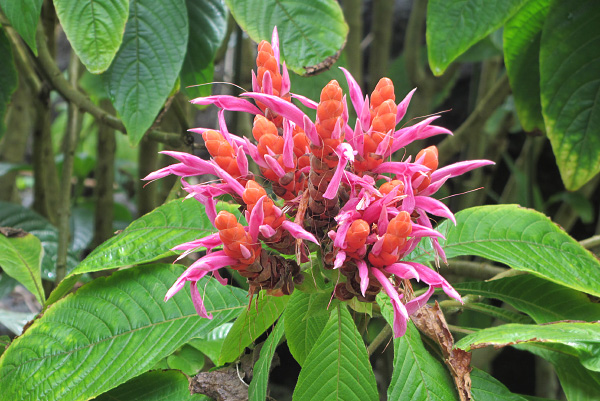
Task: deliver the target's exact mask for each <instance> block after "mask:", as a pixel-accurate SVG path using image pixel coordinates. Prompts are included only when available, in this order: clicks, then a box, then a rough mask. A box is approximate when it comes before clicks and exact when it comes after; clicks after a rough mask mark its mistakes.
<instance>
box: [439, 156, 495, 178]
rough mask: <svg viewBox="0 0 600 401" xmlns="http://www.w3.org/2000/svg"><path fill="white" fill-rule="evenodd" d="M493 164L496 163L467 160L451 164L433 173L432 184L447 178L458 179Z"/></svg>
mask: <svg viewBox="0 0 600 401" xmlns="http://www.w3.org/2000/svg"><path fill="white" fill-rule="evenodd" d="M491 164H496V163H494V162H493V161H491V160H467V161H463V162H458V163H454V164H450V165H448V166H446V167H442V168H440V169H439V170H436V171H434V172H433V173H431V182H435V181H437V180H440V179H442V178H443V177H446V176H450V178H452V177H456V176H459V175H461V174H464V173H466V172H468V171H471V170H474V169H476V168H479V167H483V166H489V165H491Z"/></svg>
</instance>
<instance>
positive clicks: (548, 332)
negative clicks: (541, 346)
mask: <svg viewBox="0 0 600 401" xmlns="http://www.w3.org/2000/svg"><path fill="white" fill-rule="evenodd" d="M528 342H543V343H558V344H565V345H568V346H569V347H570V349H571V351H570V352H569V353H570V354H571V355H573V356H577V357H579V359H580V360H581V363H582V364H583V366H585V367H586V368H588V369H591V370H594V371H600V352H598V350H600V322H594V323H588V322H581V323H580V322H556V323H546V324H544V325H533V324H504V325H502V326H496V327H490V328H487V329H483V330H479V331H477V332H475V333H473V334H469V335H467V336H466V337H463V338H462V339H461V340H460V341H458V342H457V343H456V345H455V347H456V348H460V349H464V350H465V351H470V350H472V349H475V348H482V347H487V346H490V345H493V346H494V347H503V346H506V345H513V344H518V343H528Z"/></svg>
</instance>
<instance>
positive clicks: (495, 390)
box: [471, 368, 526, 401]
mask: <svg viewBox="0 0 600 401" xmlns="http://www.w3.org/2000/svg"><path fill="white" fill-rule="evenodd" d="M471 394H472V395H473V399H474V400H476V401H526V399H525V398H523V397H521V396H520V395H517V394H513V393H511V392H510V391H509V390H508V389H507V388H506V386H505V385H504V384H502V383H500V382H499V381H498V380H496V379H495V378H494V377H492V376H491V375H489V374H487V373H486V372H484V371H483V370H479V369H477V368H474V369H473V370H472V371H471Z"/></svg>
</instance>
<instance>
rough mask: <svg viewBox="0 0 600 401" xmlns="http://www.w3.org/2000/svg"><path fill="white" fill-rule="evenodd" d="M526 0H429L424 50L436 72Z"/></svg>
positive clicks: (492, 30) (489, 31)
mask: <svg viewBox="0 0 600 401" xmlns="http://www.w3.org/2000/svg"><path fill="white" fill-rule="evenodd" d="M526 1H527V0H430V1H429V3H428V5H427V53H428V56H429V65H430V67H431V70H432V71H433V73H434V74H435V75H441V74H442V73H443V72H444V71H445V70H446V68H447V67H448V65H450V63H451V62H453V61H454V60H455V59H456V58H457V57H458V56H460V55H461V54H463V53H464V52H465V51H466V50H467V49H469V48H470V47H471V46H473V45H474V44H475V43H477V42H479V41H480V40H481V39H483V38H485V37H486V36H487V35H489V34H490V33H492V32H494V31H495V30H496V29H498V28H500V27H501V26H502V25H504V23H505V22H506V21H507V20H508V19H509V18H510V17H512V16H513V15H514V14H515V13H516V12H517V11H518V10H519V8H520V7H521V6H522V5H523V4H524V3H525V2H526Z"/></svg>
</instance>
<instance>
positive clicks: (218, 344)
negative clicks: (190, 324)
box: [188, 323, 233, 366]
mask: <svg viewBox="0 0 600 401" xmlns="http://www.w3.org/2000/svg"><path fill="white" fill-rule="evenodd" d="M232 326H233V323H223V324H222V325H220V326H219V327H217V328H215V329H214V330H213V331H211V332H210V333H208V334H206V335H204V336H202V337H199V338H193V339H192V340H190V342H189V343H188V344H189V345H191V346H192V347H194V348H196V349H197V350H198V351H202V353H204V355H206V356H207V357H208V358H210V360H211V361H212V362H213V363H214V364H215V366H216V365H218V364H219V355H221V349H222V348H223V343H224V342H225V337H227V333H229V330H231V327H232Z"/></svg>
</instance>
